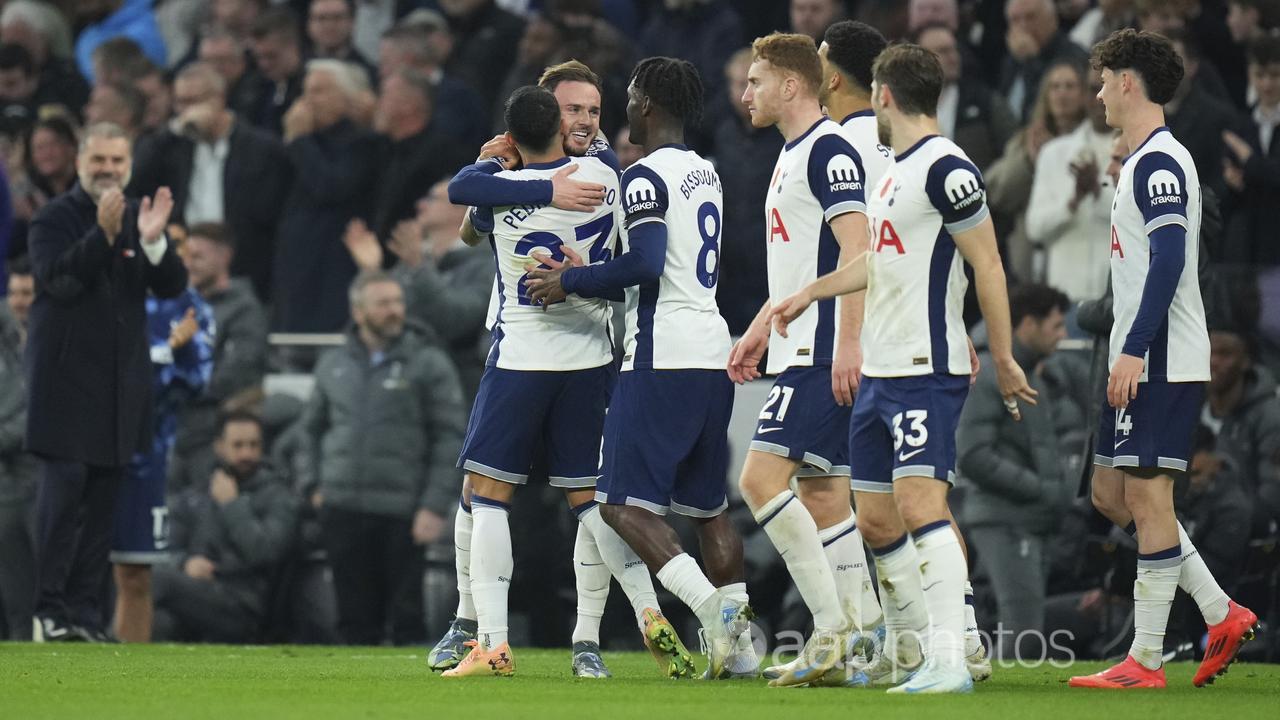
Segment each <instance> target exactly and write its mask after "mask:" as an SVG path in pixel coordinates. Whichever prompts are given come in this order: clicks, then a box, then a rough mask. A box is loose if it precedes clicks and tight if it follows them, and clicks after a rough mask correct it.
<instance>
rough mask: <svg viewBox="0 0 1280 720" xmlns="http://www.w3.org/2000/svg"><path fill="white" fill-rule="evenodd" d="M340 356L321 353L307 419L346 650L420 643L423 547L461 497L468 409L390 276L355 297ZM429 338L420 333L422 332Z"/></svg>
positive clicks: (364, 276)
mask: <svg viewBox="0 0 1280 720" xmlns="http://www.w3.org/2000/svg"><path fill="white" fill-rule="evenodd" d="M350 300H351V306H350V307H351V316H352V320H353V321H354V327H352V328H351V329H350V330H349V331H348V332H347V336H346V345H345V346H344V347H341V348H335V349H332V350H329V351H328V352H326V353H325V354H324V355H323V356H322V357H321V359H320V362H319V364H318V365H317V366H316V371H315V377H316V385H315V389H314V390H313V391H312V395H311V399H310V402H309V403H308V405H307V409H306V411H305V413H304V415H303V420H302V423H303V425H304V427H305V428H306V431H307V441H308V443H309V447H310V449H311V456H312V462H311V468H312V472H313V478H312V479H311V480H310V482H308V485H309V486H310V487H314V488H316V494H315V496H313V497H314V499H313V502H314V503H315V504H317V505H318V506H319V509H320V524H321V528H322V541H323V543H324V545H325V548H326V551H327V553H328V556H329V564H330V566H331V567H332V568H333V581H334V588H335V590H336V593H337V598H338V618H339V620H338V626H339V632H340V633H341V635H342V638H343V640H344V641H346V642H347V643H351V644H360V645H378V644H380V643H381V642H382V641H383V640H384V639H385V638H386V637H387V635H386V628H387V626H388V624H389V625H390V627H391V632H390V638H389V639H390V640H391V641H392V642H393V643H395V644H397V645H404V644H410V643H417V642H421V641H422V640H423V639H424V638H425V634H426V632H425V628H424V626H423V611H422V570H423V564H422V560H423V555H422V548H421V547H420V546H421V545H425V544H427V543H432V542H435V541H436V540H437V539H439V538H440V536H441V534H442V532H443V530H444V527H445V524H446V523H447V521H448V517H449V515H450V513H451V512H452V511H453V509H454V506H455V505H456V503H457V497H458V492H459V490H460V489H461V480H462V477H461V473H460V472H459V471H458V470H457V469H456V468H455V467H454V463H455V461H456V460H457V457H458V451H459V450H460V448H461V443H462V430H463V425H464V423H465V419H466V410H465V409H464V407H463V405H462V390H461V387H460V386H459V383H458V375H457V372H456V371H455V370H454V368H453V363H452V362H450V360H449V358H448V356H447V355H445V354H444V352H442V351H441V350H440V349H438V348H436V347H433V346H432V344H431V343H432V342H433V340H432V339H431V338H430V335H429V331H426V329H425V328H420V327H417V326H415V325H407V324H406V323H405V319H404V318H405V309H404V294H403V291H402V290H401V288H400V284H399V283H398V282H396V280H395V279H394V278H392V277H391V276H390V275H386V274H384V273H381V272H377V271H372V272H365V273H361V274H360V276H359V277H357V278H356V280H355V282H354V283H353V284H352V286H351V293H350ZM424 331H425V333H424Z"/></svg>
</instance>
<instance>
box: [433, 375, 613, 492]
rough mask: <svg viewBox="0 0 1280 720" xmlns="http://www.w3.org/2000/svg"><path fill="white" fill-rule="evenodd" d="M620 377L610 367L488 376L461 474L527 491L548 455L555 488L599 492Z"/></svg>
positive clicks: (461, 461)
mask: <svg viewBox="0 0 1280 720" xmlns="http://www.w3.org/2000/svg"><path fill="white" fill-rule="evenodd" d="M615 375H616V372H615V371H614V369H613V366H612V365H601V366H600V367H596V368H590V369H587V370H564V371H532V370H503V369H502V368H496V367H487V368H485V369H484V375H482V376H481V378H480V390H479V392H478V393H477V394H476V402H475V405H473V406H472V408H471V420H470V422H469V423H468V424H467V437H466V439H465V440H464V441H463V443H462V454H461V456H460V457H459V458H458V467H460V468H463V469H465V470H467V471H469V472H474V473H478V474H480V475H485V476H488V477H491V478H494V479H495V480H502V481H503V482H509V483H513V484H516V485H523V484H525V483H526V482H528V481H529V469H530V467H531V466H532V465H533V461H534V458H535V457H536V456H538V455H543V456H544V457H545V459H546V470H547V475H548V476H549V479H550V482H551V484H552V485H554V486H555V487H562V488H589V487H594V486H595V484H596V476H597V475H598V474H599V473H598V472H597V471H598V470H599V467H600V434H601V431H602V430H603V429H604V411H605V408H606V407H607V406H608V404H609V392H610V391H611V390H612V389H613V381H614V377H615Z"/></svg>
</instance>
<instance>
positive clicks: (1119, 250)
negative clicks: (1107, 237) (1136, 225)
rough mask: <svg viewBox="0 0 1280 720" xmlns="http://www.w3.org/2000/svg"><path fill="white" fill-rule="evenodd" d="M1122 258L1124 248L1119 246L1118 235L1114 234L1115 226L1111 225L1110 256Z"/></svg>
mask: <svg viewBox="0 0 1280 720" xmlns="http://www.w3.org/2000/svg"><path fill="white" fill-rule="evenodd" d="M1117 256H1119V258H1120V259H1121V260H1123V259H1124V248H1123V247H1121V246H1120V236H1119V235H1117V234H1116V226H1115V225H1112V226H1111V257H1117Z"/></svg>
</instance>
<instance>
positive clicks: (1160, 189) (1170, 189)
mask: <svg viewBox="0 0 1280 720" xmlns="http://www.w3.org/2000/svg"><path fill="white" fill-rule="evenodd" d="M1147 197H1149V198H1150V199H1151V200H1150V202H1151V205H1152V206H1153V207H1154V206H1156V205H1168V204H1171V203H1179V204H1180V203H1181V202H1182V183H1181V182H1179V181H1178V176H1177V175H1174V174H1173V173H1172V172H1171V171H1169V170H1165V169H1164V168H1161V169H1159V170H1156V171H1155V172H1153V173H1151V175H1150V176H1148V177H1147Z"/></svg>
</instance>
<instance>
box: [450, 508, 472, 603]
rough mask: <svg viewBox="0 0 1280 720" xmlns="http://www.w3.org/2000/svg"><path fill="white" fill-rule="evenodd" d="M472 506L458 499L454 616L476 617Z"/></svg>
mask: <svg viewBox="0 0 1280 720" xmlns="http://www.w3.org/2000/svg"><path fill="white" fill-rule="evenodd" d="M471 525H472V518H471V508H470V507H469V506H467V505H466V504H464V503H463V502H462V501H461V500H459V501H458V512H457V514H456V515H454V517H453V570H454V572H455V573H456V574H457V576H458V609H457V610H455V611H454V613H453V614H454V617H457V618H461V619H463V620H472V621H474V620H475V619H476V604H475V602H473V601H472V599H471Z"/></svg>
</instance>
